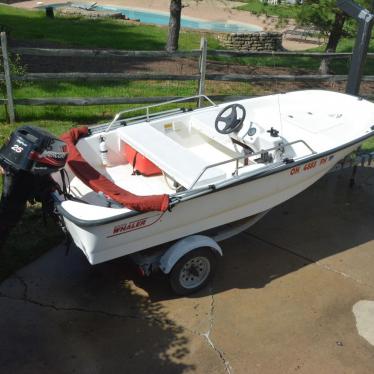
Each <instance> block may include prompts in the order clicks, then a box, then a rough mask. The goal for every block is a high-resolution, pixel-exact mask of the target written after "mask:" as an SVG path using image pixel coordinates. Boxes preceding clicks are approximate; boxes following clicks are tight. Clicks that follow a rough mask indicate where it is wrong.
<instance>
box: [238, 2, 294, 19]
mask: <svg viewBox="0 0 374 374" xmlns="http://www.w3.org/2000/svg"><path fill="white" fill-rule="evenodd" d="M242 2H243V3H244V4H243V5H240V6H239V7H238V8H237V9H239V10H245V11H248V12H251V13H253V14H257V15H260V14H264V15H266V16H277V17H279V18H282V19H286V18H296V17H297V15H298V13H299V9H300V6H297V5H286V4H279V5H269V4H267V3H266V2H261V1H260V0H243V1H242Z"/></svg>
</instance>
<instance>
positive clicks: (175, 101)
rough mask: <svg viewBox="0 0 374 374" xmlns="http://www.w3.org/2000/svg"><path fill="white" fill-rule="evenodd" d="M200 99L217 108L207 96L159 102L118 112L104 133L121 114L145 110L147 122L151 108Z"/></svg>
mask: <svg viewBox="0 0 374 374" xmlns="http://www.w3.org/2000/svg"><path fill="white" fill-rule="evenodd" d="M200 98H203V99H205V100H207V101H209V102H210V103H211V104H212V105H213V106H217V104H216V103H215V102H214V101H213V100H211V99H210V98H209V97H208V96H206V95H195V96H190V97H182V98H181V99H174V100H169V101H164V102H161V103H158V104H153V105H146V106H142V107H138V108H131V109H126V110H123V111H121V112H118V113H117V114H116V115H115V116H114V118H113V120H112V121H111V122H110V123H109V125H108V127H107V128H106V130H105V132H108V131H109V130H110V129H111V127H112V125H113V124H114V123H116V122H117V121H118V119H119V118H120V117H121V116H122V115H123V114H126V113H130V112H135V111H138V110H144V109H145V111H146V120H147V121H149V110H150V109H151V108H156V107H159V106H162V105H168V104H174V103H180V102H183V101H191V100H193V99H200Z"/></svg>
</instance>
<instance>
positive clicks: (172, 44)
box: [166, 0, 182, 52]
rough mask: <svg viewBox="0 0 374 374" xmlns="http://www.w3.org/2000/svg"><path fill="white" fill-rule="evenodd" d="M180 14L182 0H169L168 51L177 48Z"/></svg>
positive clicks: (173, 50)
mask: <svg viewBox="0 0 374 374" xmlns="http://www.w3.org/2000/svg"><path fill="white" fill-rule="evenodd" d="M181 14H182V0H170V19H169V35H168V41H167V44H166V50H167V51H168V52H175V51H176V50H177V49H178V40H179V31H180V27H181Z"/></svg>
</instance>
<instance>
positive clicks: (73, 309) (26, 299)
mask: <svg viewBox="0 0 374 374" xmlns="http://www.w3.org/2000/svg"><path fill="white" fill-rule="evenodd" d="M0 298H5V299H9V300H14V301H23V302H26V303H29V304H33V305H36V306H38V307H41V308H47V309H51V310H53V311H56V312H79V313H90V314H98V315H102V316H105V317H109V318H118V319H124V320H127V319H135V320H145V321H152V322H154V323H158V324H160V325H163V326H164V325H165V321H164V320H161V319H157V318H155V317H154V316H152V317H147V316H144V317H140V316H139V315H136V314H120V313H112V312H106V311H104V310H99V309H86V308H79V307H60V306H57V305H54V304H51V303H42V302H40V301H37V300H34V299H31V298H29V297H24V296H23V297H13V296H10V295H7V294H5V293H3V292H0Z"/></svg>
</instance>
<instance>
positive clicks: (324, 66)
mask: <svg viewBox="0 0 374 374" xmlns="http://www.w3.org/2000/svg"><path fill="white" fill-rule="evenodd" d="M359 3H361V4H362V5H363V6H369V5H370V4H371V1H370V0H366V1H365V0H361V1H359ZM347 19H348V16H347V15H346V14H345V13H344V12H343V11H342V10H340V9H339V8H338V7H337V6H336V1H335V0H320V1H316V0H304V3H303V5H302V9H301V11H300V13H299V15H298V21H299V23H301V24H302V25H312V26H315V27H316V28H317V29H318V30H320V31H321V33H322V34H323V35H325V36H327V37H328V41H327V45H326V49H325V51H326V52H336V48H337V46H338V44H339V41H340V39H341V37H342V36H343V35H345V34H349V31H352V27H348V26H351V25H347V22H346V21H347ZM329 62H330V60H329V59H323V60H322V62H321V65H320V68H319V70H320V72H321V74H327V73H328V71H329Z"/></svg>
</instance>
